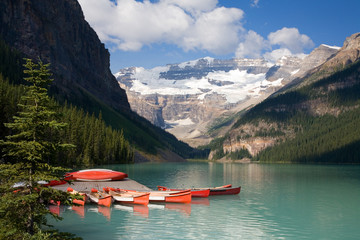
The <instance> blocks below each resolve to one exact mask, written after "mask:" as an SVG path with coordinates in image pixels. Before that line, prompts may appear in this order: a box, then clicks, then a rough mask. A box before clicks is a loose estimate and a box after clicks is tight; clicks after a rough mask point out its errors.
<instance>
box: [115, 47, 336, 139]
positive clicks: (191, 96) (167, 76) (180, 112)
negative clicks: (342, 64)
mask: <svg viewBox="0 0 360 240" xmlns="http://www.w3.org/2000/svg"><path fill="white" fill-rule="evenodd" d="M336 51H337V49H335V48H333V47H330V46H325V45H322V46H320V47H319V48H317V49H316V50H314V52H315V54H312V53H311V54H310V55H308V56H307V57H305V58H303V59H302V58H298V57H293V56H292V57H290V56H289V57H282V58H281V59H279V60H278V62H276V63H271V62H268V61H266V60H265V59H230V60H219V59H213V58H210V57H206V58H201V59H197V60H193V61H189V62H184V63H180V64H169V65H166V66H161V67H155V68H153V69H144V68H140V67H132V68H126V69H122V70H120V71H119V72H118V73H116V74H115V77H116V78H117V80H118V81H119V84H120V86H121V87H122V88H124V89H125V90H126V92H127V95H128V100H129V103H130V105H131V108H132V109H133V110H134V111H136V112H137V113H138V114H139V115H141V116H143V117H145V118H147V119H148V120H150V121H151V122H152V123H154V124H155V125H157V126H160V127H162V128H166V129H167V131H169V132H171V133H172V134H174V135H175V136H176V137H177V138H179V139H180V140H183V141H185V142H187V143H189V144H191V145H193V146H197V145H199V144H204V143H207V142H208V141H209V140H211V137H210V136H208V133H207V132H208V128H209V127H210V126H212V125H213V124H214V121H215V120H216V119H219V118H220V117H222V116H225V115H226V116H229V115H231V114H234V113H236V112H239V111H241V110H243V109H245V108H248V107H250V106H251V105H254V104H256V103H259V102H260V101H262V100H263V99H265V98H266V97H268V96H269V95H270V94H272V93H274V92H275V91H276V90H278V89H280V88H281V87H282V86H284V85H285V84H287V83H289V82H291V81H292V80H293V79H294V78H296V77H298V76H300V75H302V74H304V73H305V72H306V71H307V70H309V69H311V68H313V67H316V66H318V65H319V64H321V63H322V62H324V61H325V60H326V59H327V58H328V57H330V56H331V55H332V54H334V53H335V52H336ZM315 55H316V56H315ZM305 59H310V60H309V61H308V62H309V63H308V64H305V62H306V60H305Z"/></svg>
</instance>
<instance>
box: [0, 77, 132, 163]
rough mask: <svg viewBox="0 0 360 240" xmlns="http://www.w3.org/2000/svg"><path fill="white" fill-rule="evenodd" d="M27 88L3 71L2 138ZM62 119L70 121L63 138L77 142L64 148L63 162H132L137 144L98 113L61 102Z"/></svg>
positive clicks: (0, 88)
mask: <svg viewBox="0 0 360 240" xmlns="http://www.w3.org/2000/svg"><path fill="white" fill-rule="evenodd" d="M25 91H26V86H23V85H19V86H15V85H12V84H10V83H9V82H8V80H5V79H4V77H3V76H2V75H0V116H1V119H0V121H1V122H0V139H4V138H5V136H7V135H9V134H10V130H9V129H8V128H6V127H5V126H4V123H8V122H12V121H13V119H12V117H13V116H14V115H15V114H16V112H17V111H18V106H17V105H18V103H19V101H20V97H21V96H22V95H23V93H24V92H25ZM52 104H53V105H54V106H55V107H56V108H57V109H58V114H59V119H60V120H61V121H62V122H65V123H67V126H66V128H65V131H64V132H63V133H62V134H61V139H62V141H65V142H69V143H72V144H74V145H75V146H76V147H75V148H73V149H71V150H68V151H66V152H61V153H60V154H59V156H58V159H57V162H58V163H59V165H63V166H69V167H76V166H91V165H97V164H110V163H132V162H133V160H134V152H133V148H132V147H131V146H130V144H129V142H128V141H126V139H125V138H124V135H123V133H122V132H121V131H117V130H114V129H112V128H111V127H107V126H106V124H105V122H104V121H103V120H102V119H101V115H100V117H99V118H97V117H95V116H94V115H91V116H90V115H89V114H88V113H85V112H84V111H83V110H79V109H77V108H76V107H73V106H68V105H65V106H62V107H61V106H59V105H58V104H57V103H56V102H55V101H53V103H52Z"/></svg>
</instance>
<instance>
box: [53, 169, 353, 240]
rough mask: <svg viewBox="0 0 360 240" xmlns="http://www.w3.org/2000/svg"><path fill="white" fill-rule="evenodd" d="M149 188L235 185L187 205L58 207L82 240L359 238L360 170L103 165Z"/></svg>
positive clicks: (65, 225) (62, 225)
mask: <svg viewBox="0 0 360 240" xmlns="http://www.w3.org/2000/svg"><path fill="white" fill-rule="evenodd" d="M104 167H105V168H111V169H114V170H118V171H122V172H126V173H128V174H129V177H130V178H131V179H133V180H136V181H138V182H140V183H142V184H144V185H146V186H148V187H150V188H153V189H156V186H157V185H164V186H169V187H207V186H220V185H224V184H230V183H231V184H233V185H234V186H241V192H240V194H239V195H233V196H210V197H209V198H208V199H195V200H196V201H195V202H193V203H191V204H150V205H149V206H148V207H145V206H131V205H130V206H123V205H119V204H114V205H113V206H112V207H111V208H106V207H98V206H97V205H93V204H88V205H86V206H85V207H77V209H71V207H70V208H69V207H61V208H60V216H62V217H63V218H64V219H63V221H60V222H54V221H51V223H52V224H53V225H54V226H55V227H56V228H58V229H59V230H61V231H66V232H71V233H75V234H76V235H77V236H80V237H82V238H84V239H104V240H105V239H360V166H335V165H331V166H327V165H326V166H324V165H298V164H230V163H225V164H220V163H198V162H190V163H161V164H135V165H111V166H104Z"/></svg>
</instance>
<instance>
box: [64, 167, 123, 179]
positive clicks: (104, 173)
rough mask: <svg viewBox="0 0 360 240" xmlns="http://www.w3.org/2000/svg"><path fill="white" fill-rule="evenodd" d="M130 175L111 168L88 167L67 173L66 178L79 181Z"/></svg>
mask: <svg viewBox="0 0 360 240" xmlns="http://www.w3.org/2000/svg"><path fill="white" fill-rule="evenodd" d="M127 177H128V175H127V174H126V173H123V172H118V171H113V170H109V169H87V170H80V171H76V172H71V173H67V174H66V175H65V180H77V181H115V180H122V179H124V178H127Z"/></svg>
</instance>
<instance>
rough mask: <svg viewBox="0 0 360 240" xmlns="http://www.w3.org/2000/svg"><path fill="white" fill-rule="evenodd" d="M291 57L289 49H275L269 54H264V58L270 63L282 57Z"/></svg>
mask: <svg viewBox="0 0 360 240" xmlns="http://www.w3.org/2000/svg"><path fill="white" fill-rule="evenodd" d="M291 55H293V54H292V52H291V51H290V50H289V49H287V48H280V49H275V50H273V51H271V52H266V53H264V58H265V59H267V60H269V61H271V62H276V61H277V60H278V59H279V58H281V57H283V56H291Z"/></svg>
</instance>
